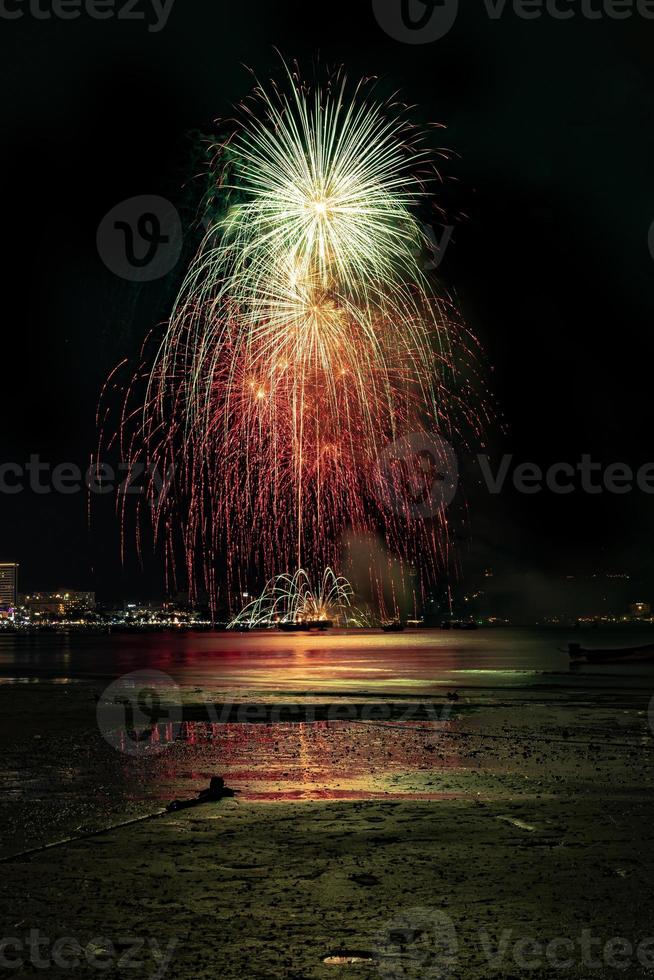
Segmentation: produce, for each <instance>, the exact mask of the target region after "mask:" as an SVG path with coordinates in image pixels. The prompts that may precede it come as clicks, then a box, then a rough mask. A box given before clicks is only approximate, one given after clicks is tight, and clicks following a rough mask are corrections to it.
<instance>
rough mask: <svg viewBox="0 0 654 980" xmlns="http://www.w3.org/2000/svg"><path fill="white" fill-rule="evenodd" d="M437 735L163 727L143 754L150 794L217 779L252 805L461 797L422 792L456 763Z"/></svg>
mask: <svg viewBox="0 0 654 980" xmlns="http://www.w3.org/2000/svg"><path fill="white" fill-rule="evenodd" d="M441 734H442V729H441V728H440V726H438V727H436V726H434V725H433V724H432V723H415V724H414V725H413V726H412V727H411V729H406V728H404V729H403V728H400V727H396V726H393V725H391V726H388V727H386V726H385V727H383V728H379V727H374V728H373V727H372V726H366V725H353V724H351V723H348V722H320V721H318V722H312V723H298V724H291V723H286V722H281V723H278V724H271V725H266V724H264V725H244V724H239V723H234V724H218V723H214V722H184V723H182V724H181V725H180V726H178V727H177V728H175V729H173V728H172V726H170V725H162V726H159V727H158V728H157V730H156V731H154V732H153V734H152V739H151V749H148V746H147V745H146V746H145V747H144V749H143V752H144V755H145V757H146V758H147V766H148V780H147V783H146V785H147V787H148V796H149V797H150V798H152V795H156V797H157V798H158V799H162V800H168V799H175V798H178V797H180V796H182V795H188V796H193V795H194V794H195V793H197V792H198V790H199V789H201V788H203V787H204V786H205V785H206V784H207V783H208V781H209V779H210V778H211V777H212V776H215V775H221V776H223V777H224V779H225V782H226V783H227V785H228V786H230V787H232V788H233V789H235V790H238V791H239V792H238V797H237V799H239V800H249V801H252V802H255V801H259V802H269V803H273V802H287V801H293V800H297V801H303V800H366V799H384V800H388V799H419V800H438V799H451V798H454V797H457V796H459V795H461V794H459V793H454V792H452V791H450V790H449V789H448V788H446V787H445V786H443V787H442V788H441V789H440V790H439V789H438V788H436V789H432V790H430V791H428V792H426V791H425V789H424V777H425V776H429V778H430V782H431V783H432V784H433V781H434V777H435V776H436V777H438V774H439V772H442V773H443V775H444V776H447V774H448V772H450V771H451V770H452V769H455V768H457V767H458V766H459V765H460V760H459V757H458V755H457V754H456V749H454V750H450V751H448V753H447V754H446V753H444V751H443V743H442V741H441V740H440V739H439V735H441ZM162 749H163V751H162ZM152 750H154V751H152ZM142 761H145V759H143V760H142ZM412 775H413V776H415V779H412V778H410V777H411V776H412ZM398 777H402V786H401V787H400V786H398ZM407 777H409V778H407ZM142 785H143V784H141V787H142ZM141 787H139V788H141ZM131 795H132V798H133V799H134V798H143V797H142V796H141V794H140V793H137V794H131Z"/></svg>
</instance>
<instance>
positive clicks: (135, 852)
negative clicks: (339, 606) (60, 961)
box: [0, 631, 654, 978]
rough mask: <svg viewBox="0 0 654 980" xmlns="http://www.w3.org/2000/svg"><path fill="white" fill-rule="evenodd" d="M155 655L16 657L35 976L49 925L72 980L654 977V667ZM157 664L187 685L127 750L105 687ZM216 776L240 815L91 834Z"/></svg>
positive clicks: (456, 653) (214, 810)
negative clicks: (652, 717)
mask: <svg viewBox="0 0 654 980" xmlns="http://www.w3.org/2000/svg"><path fill="white" fill-rule="evenodd" d="M133 639H134V638H131V637H130V638H128V642H126V643H125V642H123V643H121V641H120V640H112V643H113V646H112V645H110V644H108V643H103V642H99V643H97V644H94V643H92V642H90V641H88V640H87V639H85V640H83V641H81V642H80V640H79V638H74V639H72V640H68V641H65V642H63V643H59V644H57V643H55V642H50V640H48V641H47V642H46V643H44V644H42V645H41V646H39V645H38V644H35V645H33V648H32V649H31V650H30V649H29V648H27V647H26V646H23V647H21V646H20V645H19V644H14V645H12V646H9V645H7V646H6V647H5V648H4V649H2V648H1V647H0V673H1V674H2V675H3V680H4V683H2V684H0V708H1V712H0V718H1V721H0V724H1V725H2V727H3V732H2V744H3V767H2V768H3V772H2V776H3V793H2V800H1V802H0V813H1V815H2V822H1V825H2V828H3V833H2V838H1V846H2V855H3V856H4V863H3V868H2V871H3V873H2V876H1V877H0V881H1V885H0V891H1V893H2V908H3V920H4V924H3V935H5V936H9V937H14V938H15V940H16V941H17V942H18V943H20V944H21V945H20V947H19V946H16V947H15V948H14V949H13V951H12V955H14V958H15V960H16V962H18V960H20V962H21V963H22V969H21V972H20V974H19V975H32V974H33V973H34V972H36V971H35V967H34V963H33V962H32V959H33V956H32V953H31V952H29V947H28V942H29V933H30V930H33V929H39V930H41V933H42V934H43V935H45V936H47V937H48V938H49V940H50V945H49V946H48V945H46V944H44V945H43V947H42V953H43V956H45V957H47V956H50V957H51V961H52V957H53V954H52V949H51V946H52V945H53V944H54V942H55V941H56V940H57V939H62V937H63V938H66V937H69V938H72V939H74V940H75V942H76V943H78V944H79V947H80V951H79V953H78V955H77V956H76V957H73V959H77V961H78V963H77V965H76V966H75V967H74V969H72V971H71V968H70V967H69V966H68V967H65V966H61V965H57V963H56V962H55V963H54V965H53V966H51V972H52V974H53V975H58V973H59V972H60V973H61V974H62V975H63V974H64V973H66V975H67V976H71V975H72V976H97V975H98V973H99V971H100V966H99V965H98V964H99V963H100V964H101V965H104V967H105V970H104V972H105V974H107V973H109V975H125V974H127V975H130V976H144V977H148V976H157V975H168V976H171V977H182V978H187V977H188V978H198V977H205V976H206V977H214V976H221V977H234V978H236V977H245V976H253V977H287V978H293V977H307V978H308V977H327V976H339V975H342V974H344V973H345V974H346V975H360V976H372V977H378V976H380V975H381V976H385V977H405V976H406V977H409V976H416V977H418V976H425V977H431V976H445V975H449V976H460V977H485V976H506V977H509V976H515V977H523V976H570V977H587V976H614V975H628V976H644V975H647V973H648V970H649V968H650V967H651V968H652V969H654V939H653V938H652V937H654V924H653V923H654V919H653V918H652V914H651V911H652V909H651V905H650V904H649V902H648V900H647V896H648V895H650V894H651V884H650V882H651V880H652V873H651V872H652V867H651V856H650V855H651V850H652V848H651V837H652V833H654V831H652V829H651V828H652V820H651V814H652V804H653V803H654V798H653V787H652V764H651V763H652V742H651V731H650V726H649V718H648V706H649V700H650V698H651V695H652V690H653V689H654V685H653V684H652V680H654V676H653V675H652V674H651V673H650V669H649V668H647V667H645V666H636V667H634V668H632V669H631V670H628V669H627V668H622V669H621V670H620V671H617V670H616V668H612V669H609V668H608V667H606V668H603V669H591V668H587V669H584V668H582V669H581V670H580V671H575V672H573V673H571V672H570V671H569V669H568V665H567V662H566V661H565V658H564V657H563V655H561V654H560V653H558V650H557V647H558V646H559V645H561V643H562V642H563V634H562V633H560V632H557V631H548V632H546V633H535V632H526V631H501V632H500V631H498V632H497V633H493V634H487V635H484V634H483V633H482V632H480V633H479V634H475V635H474V636H471V637H456V638H452V637H443V635H442V634H440V633H437V634H428V633H426V632H425V633H423V634H403V635H401V636H399V637H394V638H392V642H389V638H387V637H384V636H378V637H376V638H375V637H371V636H364V637H361V638H359V639H358V641H357V639H355V638H354V637H346V638H345V639H344V640H342V639H341V638H340V637H335V638H329V637H321V638H314V637H305V638H292V640H291V641H289V639H288V638H284V639H283V643H282V642H280V639H281V638H278V637H272V638H271V637H266V636H264V637H263V638H261V637H254V638H253V637H237V638H228V639H225V638H224V637H220V636H216V637H209V636H202V637H195V636H191V637H188V638H183V637H174V638H169V639H166V638H165V637H156V638H153V637H144V638H139V643H138V644H136V643H133V642H132V641H133ZM613 639H614V637H611V638H603V637H598V640H599V641H600V642H598V643H597V645H601V642H602V641H603V640H604V642H605V645H607V643H608V642H609V640H610V642H613ZM625 641H626V642H630V637H622V640H621V642H625ZM267 649H268V650H269V651H270V650H272V652H271V653H268V654H267V653H266V650H267ZM144 668H145V669H147V670H150V671H153V670H160V671H162V672H164V673H166V674H168V676H169V677H170V678H171V679H172V681H173V682H174V683H173V685H172V687H165V686H164V687H162V688H161V691H160V694H161V706H160V708H159V711H160V714H161V715H162V719H161V720H157V721H155V722H154V723H153V724H152V725H151V726H150V729H151V730H150V732H149V736H148V738H147V739H146V740H145V741H144V742H143V744H141V745H139V746H137V751H133V752H130V751H125V750H124V749H125V745H127V748H128V749H129V738H130V736H129V731H128V729H127V727H126V725H125V718H124V717H123V716H121V713H120V711H119V713H118V715H116V717H115V719H114V716H113V715H111V714H110V715H107V714H106V713H105V708H104V707H103V705H106V702H105V700H104V699H103V694H102V692H103V690H104V689H105V688H106V686H107V684H110V683H111V682H112V681H113V680H114V679H115V678H116V677H119V676H120V675H121V674H125V673H128V672H130V671H134V670H137V669H144ZM171 692H172V693H174V694H175V697H176V698H177V699H178V702H179V703H178V704H177V705H173V708H174V709H175V710H174V711H173V712H172V714H170V713H169V712H167V708H168V707H170V705H169V704H168V702H167V700H166V699H167V698H169V697H170V695H171ZM178 709H179V712H180V713H179V714H176V711H177V710H178ZM112 710H114V711H115V710H116V705H115V704H114V705H113V709H112ZM244 711H247V714H245V715H244V713H243V712H244ZM164 716H165V717H164ZM107 718H110V719H111V726H112V727H111V732H110V737H109V738H107V737H106V736H107V730H106V729H107V726H108V722H107ZM171 719H172V720H171ZM114 720H115V722H116V723H115V727H113V726H114ZM121 722H122V726H123V727H122V728H121ZM103 726H105V731H104V734H103V733H102V731H101V729H102V727H103ZM125 737H127V743H125V742H123V743H121V742H120V739H121V738H123V739H124V738H125ZM112 738H113V742H112ZM121 744H122V746H123V750H122V751H121V750H120V749H121ZM214 775H222V776H224V777H225V779H226V782H227V783H228V785H230V786H233V787H234V788H235V789H237V790H238V791H239V792H238V793H237V795H236V796H235V798H234V799H225V800H222V801H220V802H213V803H206V804H204V805H202V806H200V807H197V808H195V809H191V810H185V811H179V812H174V813H164V814H163V815H160V816H156V817H154V818H153V819H152V820H149V821H144V822H141V823H137V824H133V825H131V826H126V827H120V828H117V829H113V830H107V832H105V833H102V834H100V835H97V836H93V837H88V838H83V835H84V834H86V833H89V832H91V831H95V830H98V829H100V828H103V827H105V828H109V827H111V826H112V825H114V824H118V823H121V822H123V821H125V820H127V819H130V818H138V817H141V816H146V815H148V814H154V813H160V812H161V811H162V810H163V809H164V808H165V806H166V805H167V804H168V803H169V802H170V801H171V800H174V799H179V798H189V797H192V796H195V795H196V794H197V793H198V792H199V791H200V790H201V789H203V788H204V787H205V786H206V785H207V784H208V781H209V779H210V778H211V777H212V776H214ZM67 836H71V837H75V838H82V839H76V840H73V841H71V842H69V843H67V844H65V845H63V846H61V847H58V848H55V849H52V850H47V851H43V852H41V853H38V854H34V855H32V856H28V857H23V858H16V859H11V857H10V856H11V855H12V854H15V853H17V852H20V851H23V850H25V849H28V848H32V847H36V846H39V845H42V844H45V843H48V842H51V841H55V840H57V839H59V838H62V837H67ZM7 858H9V860H7ZM130 937H131V941H132V947H134V946H135V944H136V943H137V942H140V943H141V946H140V950H139V952H138V954H136V953H135V952H132V954H131V957H128V952H129V950H128V947H127V945H126V944H127V942H128V941H129V940H130ZM650 939H651V940H652V941H651V942H650V943H649V945H648V944H647V940H650ZM618 940H621V942H618ZM121 943H122V945H121ZM17 950H18V952H16V951H17ZM166 951H168V953H169V954H170V955H169V956H168V953H167V952H166ZM7 955H9V953H8V954H7ZM59 958H61V957H59ZM128 958H131V961H134V962H138V964H139V965H136V966H133V967H132V966H129V967H128V966H127V959H128ZM121 960H122V961H123V962H122V966H121V964H120V962H119V961H121ZM618 967H619V969H618ZM17 969H18V968H17V967H15V970H17Z"/></svg>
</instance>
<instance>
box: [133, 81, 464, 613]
mask: <svg viewBox="0 0 654 980" xmlns="http://www.w3.org/2000/svg"><path fill="white" fill-rule="evenodd" d="M215 150H216V154H215V155H216V161H217V163H216V169H215V176H214V181H215V185H216V187H217V188H219V189H220V192H221V194H222V196H223V199H224V200H225V201H226V202H227V203H226V205H225V207H224V209H223V212H222V213H221V215H220V216H219V218H218V220H217V221H215V222H214V223H213V224H212V226H211V227H210V229H209V230H208V231H207V233H206V235H205V237H204V240H203V241H202V243H201V246H200V248H199V251H198V253H197V255H196V257H195V259H194V260H193V262H192V263H191V266H190V268H189V271H188V273H187V275H186V278H185V281H184V283H183V285H182V288H181V290H180V293H179V296H178V297H177V300H176V302H175V305H174V308H173V311H172V315H171V318H170V321H169V323H168V326H167V330H166V333H165V336H164V338H163V340H162V342H161V344H160V347H159V349H158V351H157V354H156V357H155V358H154V363H153V364H152V365H151V367H150V369H149V378H148V383H147V392H146V395H145V404H144V406H143V405H142V407H141V410H140V411H138V410H137V409H135V408H134V406H133V405H132V404H131V402H130V399H129V398H128V399H127V400H126V403H125V409H124V418H123V427H122V435H121V438H122V439H123V440H124V441H125V444H126V452H127V455H128V456H130V457H131V458H134V457H135V456H138V455H139V454H140V455H141V456H142V457H143V458H146V459H147V461H148V466H149V467H152V468H153V469H156V470H158V471H159V472H168V471H169V470H170V467H171V464H176V476H175V479H174V481H173V483H172V485H171V486H170V487H169V488H168V490H167V492H164V493H161V492H158V493H157V494H156V495H153V497H152V499H151V504H152V508H153V515H154V523H155V528H156V529H157V530H158V531H160V532H162V533H165V534H166V535H167V536H169V535H170V533H171V532H170V529H171V528H173V527H175V526H176V527H178V528H179V529H180V530H181V535H182V539H183V550H184V553H185V558H186V566H187V572H188V576H189V579H190V580H191V582H193V581H194V579H195V576H196V574H197V570H198V566H200V567H201V569H202V574H203V576H204V578H205V581H206V582H207V584H208V585H209V586H210V591H211V592H212V595H213V594H214V591H213V588H214V586H213V580H214V577H215V576H214V566H215V561H216V556H217V555H224V556H227V568H228V577H229V582H230V585H231V586H235V585H237V584H238V583H242V582H243V581H244V580H245V579H246V578H247V577H248V575H249V576H251V575H253V574H257V575H258V576H259V578H260V580H266V579H270V578H272V577H274V576H277V575H284V574H286V573H287V572H288V570H289V569H290V570H293V569H296V570H298V571H299V570H300V569H309V571H310V574H311V576H312V578H313V580H314V581H317V582H318V581H320V580H321V576H322V574H323V570H324V569H326V568H331V567H337V568H338V567H339V565H342V562H343V556H342V555H341V554H340V548H341V539H342V535H343V532H344V531H345V530H346V529H347V530H353V531H354V532H355V533H356V532H360V533H361V534H370V533H377V534H381V537H382V538H383V540H384V541H385V542H386V544H387V546H388V547H389V549H391V550H392V551H393V553H395V554H398V555H399V556H400V557H401V558H402V559H403V560H405V561H407V562H410V561H411V560H412V559H414V558H415V557H416V555H418V554H419V555H421V557H422V561H423V562H424V563H425V564H427V565H429V564H431V565H432V566H433V567H434V568H436V566H437V564H438V562H439V560H440V558H441V557H442V555H443V553H444V552H445V551H446V549H447V522H446V520H445V514H444V510H441V511H440V512H438V513H437V514H435V515H430V516H429V517H427V518H426V517H420V516H419V517H416V516H415V515H414V514H413V512H412V511H411V509H410V507H408V506H407V507H406V509H405V510H404V511H403V509H402V507H401V506H400V507H399V508H398V505H397V501H398V500H399V499H401V494H400V493H398V487H389V486H388V485H386V486H385V485H384V483H383V481H380V480H379V473H378V461H379V458H380V455H381V454H382V453H383V452H384V450H385V449H386V448H387V447H388V446H389V444H391V443H393V442H394V441H395V440H396V439H398V438H399V437H400V436H402V435H404V434H405V433H407V432H411V433H421V432H424V433H425V436H426V437H427V435H428V433H431V432H434V431H437V432H440V433H442V434H443V435H444V436H445V438H455V437H457V438H459V437H460V436H461V433H462V431H463V430H464V429H466V428H467V429H468V430H470V431H473V432H478V430H479V422H478V417H477V415H476V414H475V413H474V412H473V411H472V410H471V409H470V408H469V406H468V399H467V397H466V392H465V391H463V392H461V391H459V392H458V393H455V391H456V389H457V382H456V362H457V360H458V359H460V358H461V356H462V354H463V357H464V360H465V359H467V354H468V353H469V350H468V345H467V344H466V343H465V342H464V340H465V336H464V333H463V332H460V331H459V330H458V328H455V326H454V324H453V322H452V317H451V316H448V313H447V310H448V306H447V304H445V303H441V302H439V301H437V300H436V299H435V297H434V296H433V294H432V287H431V285H430V282H429V281H428V279H427V278H426V276H425V274H424V273H423V271H422V265H423V262H422V258H421V257H423V256H424V254H425V253H426V252H427V251H428V248H429V242H428V240H427V238H426V235H425V232H424V229H423V225H422V224H421V221H420V220H419V217H418V215H419V211H420V208H421V207H422V206H423V204H424V202H425V201H426V200H428V198H429V196H430V193H431V187H430V183H429V180H430V178H429V174H430V166H431V164H430V158H429V154H428V152H427V151H426V149H425V147H424V139H423V135H422V134H421V133H420V132H418V131H417V130H415V129H414V128H412V127H411V126H409V125H408V123H407V122H406V120H405V118H404V114H403V112H402V110H401V109H400V108H399V107H397V106H395V105H394V104H391V103H380V102H378V101H375V99H374V98H372V97H371V96H370V94H369V92H368V88H367V86H365V85H363V84H361V85H359V86H356V87H354V88H353V89H351V88H350V87H349V86H348V84H347V81H346V80H345V79H344V78H342V77H337V78H336V79H333V80H332V81H331V82H330V83H329V84H328V85H326V86H323V87H320V86H315V87H313V88H311V87H309V86H307V85H305V84H303V83H302V82H301V81H300V80H299V79H298V78H297V77H296V76H295V75H293V74H292V73H291V72H290V71H289V72H288V73H287V77H286V79H285V84H284V86H283V88H277V87H275V86H273V87H272V88H271V90H270V92H267V91H265V90H264V89H262V88H257V89H256V90H255V93H254V95H253V97H252V99H251V100H250V101H249V102H248V104H247V105H246V106H245V107H244V109H243V111H242V113H241V117H240V119H239V121H238V123H237V125H236V127H235V129H234V131H233V132H232V133H231V134H230V136H229V138H228V139H227V140H225V141H224V142H223V143H221V144H220V145H219V146H216V148H215ZM431 179H432V180H433V179H435V172H434V171H433V169H432V171H431ZM468 383H469V382H468V381H467V380H466V381H465V382H464V387H465V385H466V384H468ZM459 387H461V386H460V385H459ZM401 478H402V475H401V473H399V472H398V476H397V479H398V480H400V479H401ZM387 480H388V475H387ZM392 480H393V477H392V476H391V482H392ZM391 498H392V503H391V502H390V501H391ZM432 517H433V519H432ZM168 549H169V551H171V552H172V550H173V549H172V545H170V544H169V545H168ZM294 580H295V579H294V575H293V573H292V572H291V574H290V576H289V581H290V582H293V581H294ZM303 583H304V584H303V588H304V586H305V585H306V583H305V582H304V580H303Z"/></svg>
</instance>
